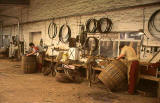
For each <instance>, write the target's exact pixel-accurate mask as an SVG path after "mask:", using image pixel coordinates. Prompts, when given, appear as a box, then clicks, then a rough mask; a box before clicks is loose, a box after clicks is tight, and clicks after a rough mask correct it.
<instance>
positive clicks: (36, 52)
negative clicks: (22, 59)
mask: <svg viewBox="0 0 160 103" xmlns="http://www.w3.org/2000/svg"><path fill="white" fill-rule="evenodd" d="M29 46H30V48H31V51H30V53H28V54H27V55H26V56H32V55H36V56H37V57H36V58H37V67H38V68H37V69H38V70H37V71H38V72H41V70H42V62H41V61H40V58H39V56H40V55H39V49H38V47H36V46H35V45H34V44H33V43H29Z"/></svg>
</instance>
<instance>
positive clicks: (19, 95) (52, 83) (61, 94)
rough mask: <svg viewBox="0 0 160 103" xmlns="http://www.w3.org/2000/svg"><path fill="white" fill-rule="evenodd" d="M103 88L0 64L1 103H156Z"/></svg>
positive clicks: (153, 100) (18, 66)
mask: <svg viewBox="0 0 160 103" xmlns="http://www.w3.org/2000/svg"><path fill="white" fill-rule="evenodd" d="M102 87H103V85H102V86H98V85H94V86H92V87H88V83H87V82H83V83H81V84H75V83H59V82H57V81H56V80H55V79H54V78H53V77H51V76H43V75H42V74H41V73H36V74H23V71H22V70H21V68H20V62H10V61H9V60H2V59H1V60H0V103H156V98H155V97H154V98H153V97H143V96H140V95H126V94H125V93H122V92H121V93H108V92H106V90H105V89H104V88H102Z"/></svg>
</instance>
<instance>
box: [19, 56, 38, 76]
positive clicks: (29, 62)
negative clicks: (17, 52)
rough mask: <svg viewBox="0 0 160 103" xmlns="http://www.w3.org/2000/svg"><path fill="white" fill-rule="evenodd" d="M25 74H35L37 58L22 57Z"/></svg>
mask: <svg viewBox="0 0 160 103" xmlns="http://www.w3.org/2000/svg"><path fill="white" fill-rule="evenodd" d="M21 68H22V69H23V71H24V73H25V74H30V73H35V72H36V69H37V63H36V56H22V65H21Z"/></svg>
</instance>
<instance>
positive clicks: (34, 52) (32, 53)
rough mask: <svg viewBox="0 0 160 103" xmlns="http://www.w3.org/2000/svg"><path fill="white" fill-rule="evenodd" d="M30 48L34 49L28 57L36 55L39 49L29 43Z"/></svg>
mask: <svg viewBox="0 0 160 103" xmlns="http://www.w3.org/2000/svg"><path fill="white" fill-rule="evenodd" d="M29 47H30V48H31V49H32V50H31V52H30V53H28V54H27V55H26V56H30V55H36V54H37V52H38V48H37V47H36V46H35V45H34V44H33V43H29Z"/></svg>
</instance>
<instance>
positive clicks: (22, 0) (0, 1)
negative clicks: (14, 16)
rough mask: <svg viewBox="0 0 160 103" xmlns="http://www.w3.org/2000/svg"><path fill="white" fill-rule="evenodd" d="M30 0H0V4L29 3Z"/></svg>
mask: <svg viewBox="0 0 160 103" xmlns="http://www.w3.org/2000/svg"><path fill="white" fill-rule="evenodd" d="M29 1H30V0H0V5H2V6H3V5H4V6H10V5H29V3H30V2H29Z"/></svg>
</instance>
